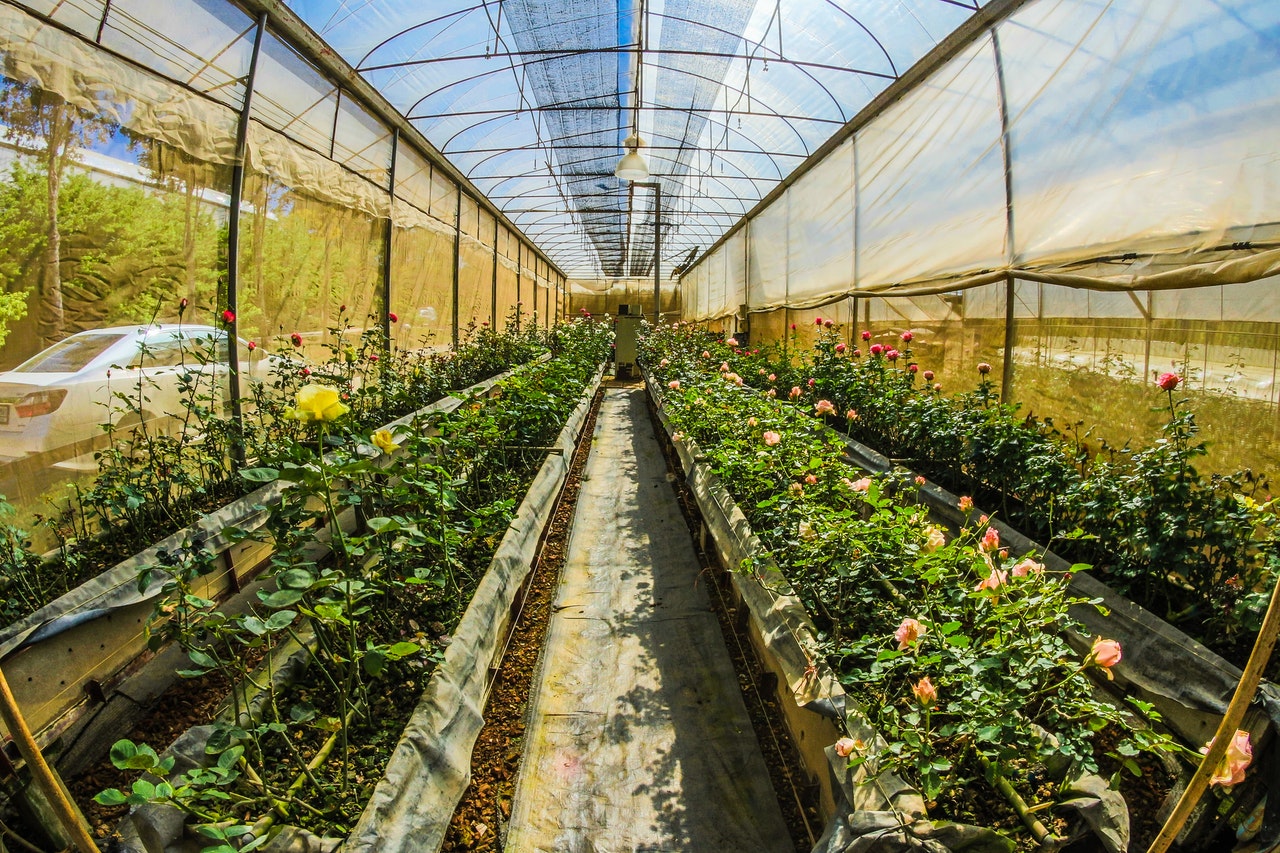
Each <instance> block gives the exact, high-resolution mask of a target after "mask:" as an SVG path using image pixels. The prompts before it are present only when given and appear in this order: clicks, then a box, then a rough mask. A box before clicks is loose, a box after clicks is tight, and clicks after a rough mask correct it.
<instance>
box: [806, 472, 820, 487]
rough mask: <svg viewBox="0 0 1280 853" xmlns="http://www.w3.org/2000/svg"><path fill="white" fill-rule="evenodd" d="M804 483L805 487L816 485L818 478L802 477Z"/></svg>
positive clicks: (811, 475)
mask: <svg viewBox="0 0 1280 853" xmlns="http://www.w3.org/2000/svg"><path fill="white" fill-rule="evenodd" d="M804 481H805V483H806V484H807V485H810V486H816V485H818V477H817V475H816V474H806V475H805V477H804Z"/></svg>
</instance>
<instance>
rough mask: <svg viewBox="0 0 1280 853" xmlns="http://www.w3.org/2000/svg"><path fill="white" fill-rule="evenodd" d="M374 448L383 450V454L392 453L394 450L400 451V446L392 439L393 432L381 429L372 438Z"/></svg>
mask: <svg viewBox="0 0 1280 853" xmlns="http://www.w3.org/2000/svg"><path fill="white" fill-rule="evenodd" d="M371 440H372V441H373V446H374V447H376V448H378V449H379V450H381V451H382V452H383V453H390V452H391V451H393V450H398V449H400V445H398V444H396V443H395V440H394V439H393V438H392V437H391V430H387V429H380V430H378V431H377V432H375V433H374V434H373V436H372V439H371Z"/></svg>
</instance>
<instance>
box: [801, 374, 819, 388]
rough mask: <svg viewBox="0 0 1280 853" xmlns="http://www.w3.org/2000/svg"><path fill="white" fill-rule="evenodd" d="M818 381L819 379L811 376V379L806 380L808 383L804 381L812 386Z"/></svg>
mask: <svg viewBox="0 0 1280 853" xmlns="http://www.w3.org/2000/svg"><path fill="white" fill-rule="evenodd" d="M817 381H818V380H816V379H814V378H813V377H810V378H809V381H808V382H806V383H804V384H805V385H808V386H809V387H810V388H812V387H813V386H814V384H815V383H817Z"/></svg>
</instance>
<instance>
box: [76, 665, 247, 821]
mask: <svg viewBox="0 0 1280 853" xmlns="http://www.w3.org/2000/svg"><path fill="white" fill-rule="evenodd" d="M230 692H231V681H230V679H229V678H227V676H226V675H225V674H224V673H221V672H214V673H210V674H209V675H206V676H203V677H201V678H196V679H178V680H176V681H174V683H173V685H172V686H171V687H170V688H169V689H168V690H166V691H165V692H164V693H162V694H161V695H160V698H159V699H157V700H156V703H155V705H153V706H152V707H151V708H150V709H149V710H148V712H147V715H146V717H144V718H143V719H142V720H141V721H140V722H139V723H138V724H137V725H136V726H135V727H134V728H133V729H131V730H130V731H129V732H128V733H126V734H124V735H122V737H125V738H128V739H129V740H131V741H133V742H134V743H146V744H151V745H153V746H160V747H161V748H163V747H164V746H167V745H169V744H171V743H173V742H174V741H175V740H177V738H178V736H179V735H181V734H182V733H183V732H185V731H186V730H187V729H189V728H191V727H192V726H197V725H202V724H203V723H206V722H208V721H209V719H210V718H212V717H213V715H214V713H215V712H216V711H217V710H218V708H219V706H221V705H222V703H223V701H224V700H225V699H226V698H227V696H228V694H230ZM135 775H136V774H134V773H126V772H125V771H123V770H117V769H116V768H115V765H113V764H112V763H111V759H110V757H107V756H104V757H103V759H102V761H100V762H99V763H98V764H97V765H95V766H93V767H91V768H89V769H88V770H86V771H85V772H84V773H82V774H80V775H79V776H76V777H74V778H71V779H68V780H66V781H67V788H68V789H69V790H70V791H71V796H72V798H73V799H74V800H75V802H76V805H78V806H79V807H80V810H81V811H82V812H84V816H85V818H87V819H88V821H89V826H90V828H91V829H92V830H93V833H94V835H95V836H96V837H98V838H106V837H107V836H109V835H111V834H112V833H113V832H114V831H115V826H116V824H117V823H119V821H120V819H121V818H122V817H124V816H125V814H126V813H127V812H128V811H129V807H128V806H101V805H98V804H97V803H95V802H94V801H93V797H94V795H95V794H97V793H98V792H99V791H103V790H105V789H107V788H120V789H121V790H125V791H127V790H128V788H129V785H130V784H132V781H133V778H132V777H133V776H135Z"/></svg>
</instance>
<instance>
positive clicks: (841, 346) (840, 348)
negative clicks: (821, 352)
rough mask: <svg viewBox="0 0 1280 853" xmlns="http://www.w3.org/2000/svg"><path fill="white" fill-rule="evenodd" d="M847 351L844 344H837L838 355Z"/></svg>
mask: <svg viewBox="0 0 1280 853" xmlns="http://www.w3.org/2000/svg"><path fill="white" fill-rule="evenodd" d="M845 349H846V347H845V345H844V344H836V352H837V353H842V352H844V351H845Z"/></svg>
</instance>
